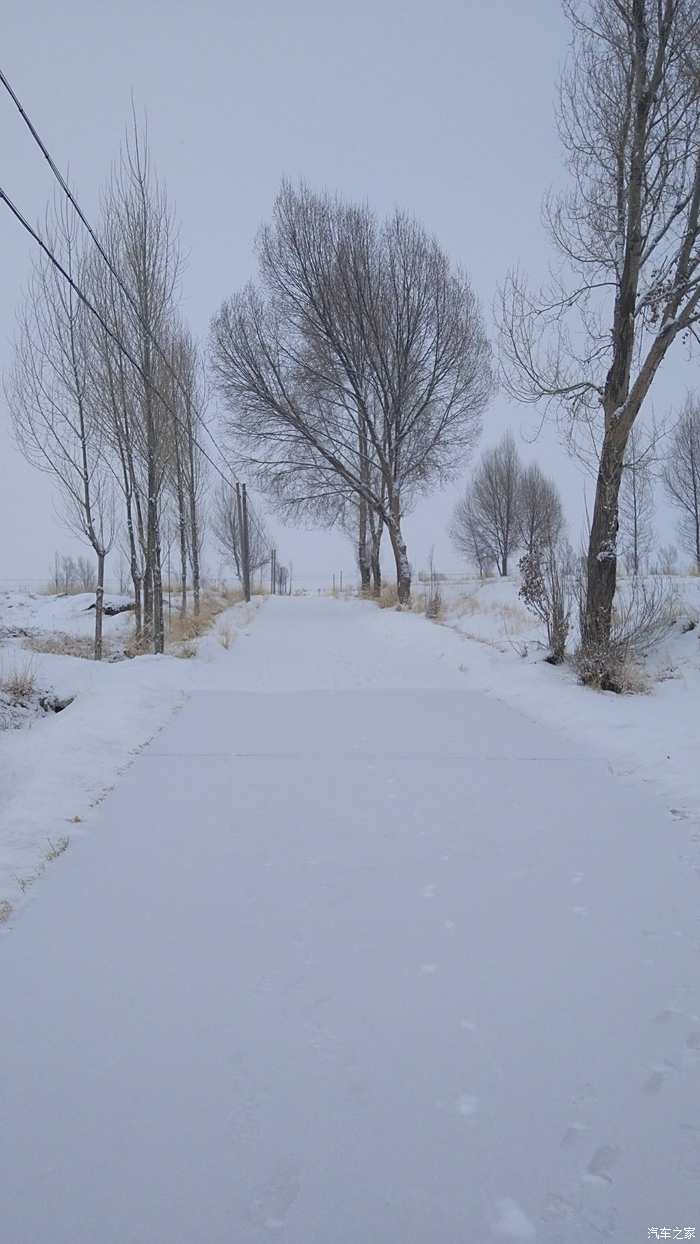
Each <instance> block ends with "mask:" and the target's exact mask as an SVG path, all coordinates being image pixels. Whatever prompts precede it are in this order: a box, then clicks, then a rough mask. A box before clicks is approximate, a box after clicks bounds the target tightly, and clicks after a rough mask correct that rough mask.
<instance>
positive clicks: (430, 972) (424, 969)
mask: <svg viewBox="0 0 700 1244" xmlns="http://www.w3.org/2000/svg"><path fill="white" fill-rule="evenodd" d="M436 972H437V963H422V964H421V966H420V971H419V973H418V975H419V976H434V974H435V973H436Z"/></svg>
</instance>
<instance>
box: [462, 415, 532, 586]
mask: <svg viewBox="0 0 700 1244" xmlns="http://www.w3.org/2000/svg"><path fill="white" fill-rule="evenodd" d="M521 478H522V466H521V463H520V458H519V456H518V451H517V448H516V445H515V441H514V439H513V437H512V435H511V433H510V432H506V434H505V436H504V437H503V439H502V440H501V442H500V444H498V445H496V446H495V448H494V449H488V450H486V452H485V453H484V454H482V457H481V461H480V463H479V465H478V466H477V468H476V470H475V472H474V475H473V477H472V481H471V484H470V486H469V489H468V492H467V498H466V506H467V511H468V513H469V516H470V521H471V523H472V524H473V528H474V530H475V531H476V532H478V536H477V539H478V542H479V545H480V547H481V548H482V549H483V550H484V552H485V553H486V554H487V555H488V556H490V557H491V559H492V560H493V561H495V562H496V564H497V566H498V569H499V573H500V574H501V575H507V574H508V559H509V558H510V556H511V554H512V553H514V552H515V550H516V549H517V547H518V541H519V526H520V519H519V509H518V507H519V504H520V482H521Z"/></svg>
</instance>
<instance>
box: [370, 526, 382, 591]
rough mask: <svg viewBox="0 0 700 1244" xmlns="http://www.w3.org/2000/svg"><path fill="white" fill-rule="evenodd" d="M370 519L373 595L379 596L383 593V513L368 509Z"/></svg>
mask: <svg viewBox="0 0 700 1244" xmlns="http://www.w3.org/2000/svg"><path fill="white" fill-rule="evenodd" d="M367 517H368V521H369V529H370V569H371V571H372V595H373V596H375V597H379V596H381V594H382V563H381V552H382V536H383V534H384V519H383V518H382V516H381V514H375V513H374V512H373V511H372V510H369V511H368V515H367Z"/></svg>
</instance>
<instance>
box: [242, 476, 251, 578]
mask: <svg viewBox="0 0 700 1244" xmlns="http://www.w3.org/2000/svg"><path fill="white" fill-rule="evenodd" d="M242 492H243V499H242V504H241V511H242V518H243V525H242V527H241V555H242V557H243V595H244V597H245V599H246V600H247V601H249V600H250V532H249V530H248V494H247V492H246V486H245V484H244V485H243V489H242Z"/></svg>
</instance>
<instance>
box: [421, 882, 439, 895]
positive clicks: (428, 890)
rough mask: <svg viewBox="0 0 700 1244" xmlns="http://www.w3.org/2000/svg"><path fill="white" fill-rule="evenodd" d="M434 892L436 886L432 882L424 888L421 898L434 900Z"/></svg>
mask: <svg viewBox="0 0 700 1244" xmlns="http://www.w3.org/2000/svg"><path fill="white" fill-rule="evenodd" d="M436 890H437V885H436V884H435V882H434V881H431V883H430V885H427V886H425V887H424V889H423V898H435V891H436Z"/></svg>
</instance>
